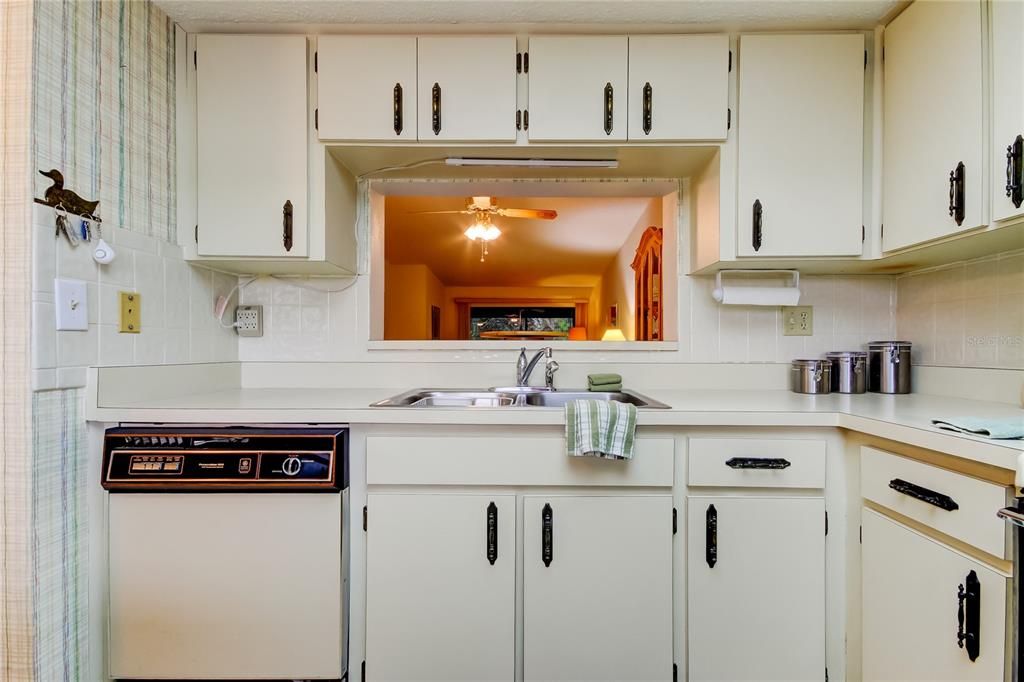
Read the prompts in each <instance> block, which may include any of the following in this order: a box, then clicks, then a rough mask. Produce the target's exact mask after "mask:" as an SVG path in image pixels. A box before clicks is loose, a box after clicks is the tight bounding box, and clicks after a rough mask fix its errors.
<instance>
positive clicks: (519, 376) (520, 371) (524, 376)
mask: <svg viewBox="0 0 1024 682" xmlns="http://www.w3.org/2000/svg"><path fill="white" fill-rule="evenodd" d="M541 358H544V359H545V361H544V385H545V386H546V387H547V388H549V389H554V388H555V372H556V371H558V363H557V362H555V360H554V358H552V357H551V348H550V347H548V348H541V349H540V350H539V351H537V352H536V354H534V356H533V357H532V358H530V359H529V360H527V359H526V348H520V349H519V359H518V360H516V386H519V387H525V386H529V385H530V375H531V374H532V373H533V370H534V368H535V367H536V366H537V363H538V362H540V359H541Z"/></svg>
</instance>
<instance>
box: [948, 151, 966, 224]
mask: <svg viewBox="0 0 1024 682" xmlns="http://www.w3.org/2000/svg"><path fill="white" fill-rule="evenodd" d="M964 171H965V169H964V162H963V161H961V162H960V163H958V164H957V165H956V168H954V169H953V170H951V171H949V216H950V217H951V218H952V219H953V220H955V221H956V224H957V225H963V223H964V214H965V213H964V211H965V208H964Z"/></svg>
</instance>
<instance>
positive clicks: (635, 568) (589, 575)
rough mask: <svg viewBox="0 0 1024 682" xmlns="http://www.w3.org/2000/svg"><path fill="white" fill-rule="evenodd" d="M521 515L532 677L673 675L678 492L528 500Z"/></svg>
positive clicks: (527, 660) (527, 669)
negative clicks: (674, 503) (674, 529)
mask: <svg viewBox="0 0 1024 682" xmlns="http://www.w3.org/2000/svg"><path fill="white" fill-rule="evenodd" d="M546 510H550V517H548V516H547V513H546ZM523 513H524V515H525V522H524V527H523V529H524V534H523V543H524V544H523V629H524V633H523V638H524V639H523V642H524V644H523V647H524V676H523V677H524V679H525V680H526V681H527V682H531V681H533V680H544V681H546V682H548V681H554V680H590V681H598V680H609V681H611V680H616V681H618V680H636V681H639V680H665V681H667V680H670V679H671V678H672V498H671V497H670V496H669V495H658V496H649V497H647V496H645V497H625V496H619V497H558V496H544V497H527V498H526V499H525V500H524V504H523ZM546 518H550V525H549V528H550V543H545V519H546ZM546 544H547V546H548V547H550V553H549V554H548V557H549V561H548V563H545V545H546Z"/></svg>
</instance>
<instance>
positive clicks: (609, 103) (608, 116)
mask: <svg viewBox="0 0 1024 682" xmlns="http://www.w3.org/2000/svg"><path fill="white" fill-rule="evenodd" d="M614 119H615V89H614V88H612V84H611V83H605V84H604V134H605V135H611V134H612V123H613V121H614Z"/></svg>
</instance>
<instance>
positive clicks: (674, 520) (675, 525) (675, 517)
mask: <svg viewBox="0 0 1024 682" xmlns="http://www.w3.org/2000/svg"><path fill="white" fill-rule="evenodd" d="M678 517H679V514H678V513H677V512H676V508H675V507H672V535H675V534H676V531H677V530H679V523H678Z"/></svg>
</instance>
